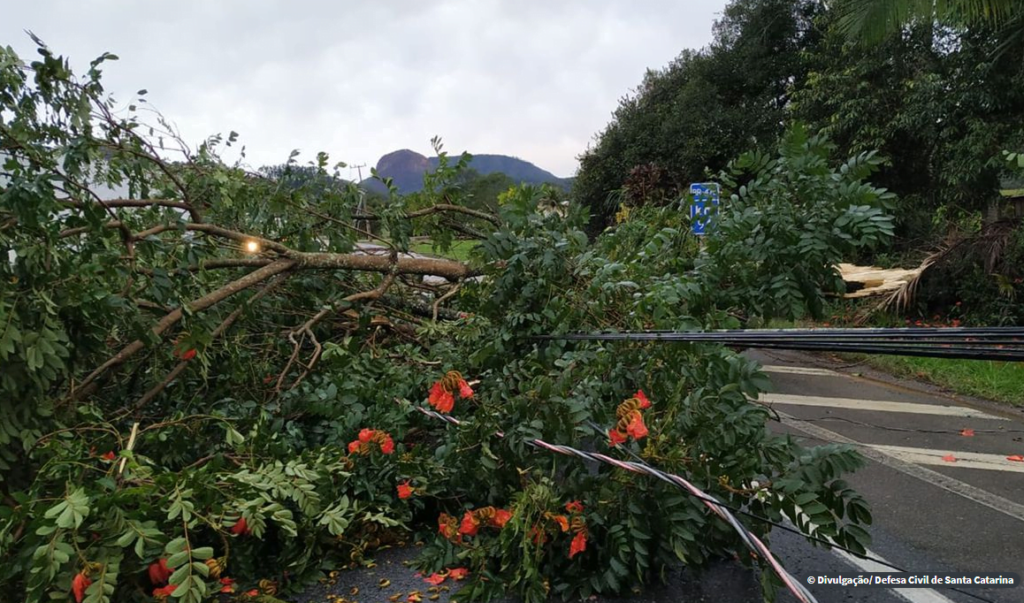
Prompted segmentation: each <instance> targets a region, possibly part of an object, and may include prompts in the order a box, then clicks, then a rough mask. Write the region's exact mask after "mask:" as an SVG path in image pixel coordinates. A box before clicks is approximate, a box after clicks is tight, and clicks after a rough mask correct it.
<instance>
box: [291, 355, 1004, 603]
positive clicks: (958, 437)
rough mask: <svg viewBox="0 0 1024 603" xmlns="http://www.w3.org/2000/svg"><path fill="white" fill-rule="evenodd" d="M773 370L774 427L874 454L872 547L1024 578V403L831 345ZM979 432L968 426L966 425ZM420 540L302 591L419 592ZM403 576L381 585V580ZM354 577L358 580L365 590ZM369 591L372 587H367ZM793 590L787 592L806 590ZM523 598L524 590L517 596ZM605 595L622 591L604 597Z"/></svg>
mask: <svg viewBox="0 0 1024 603" xmlns="http://www.w3.org/2000/svg"><path fill="white" fill-rule="evenodd" d="M749 355H750V357H752V358H755V359H757V360H758V361H760V362H761V363H762V364H763V365H765V369H766V371H767V372H768V374H769V375H770V376H771V378H772V381H773V384H774V391H773V392H771V393H769V394H767V395H766V396H764V399H763V400H762V402H763V403H765V404H769V405H770V406H771V407H772V408H773V409H774V410H776V411H778V412H779V413H780V417H781V418H782V421H781V423H772V429H775V430H778V431H781V432H786V433H791V434H793V435H794V436H795V437H798V438H800V439H801V440H802V441H804V443H805V444H806V445H808V446H814V445H820V444H825V443H829V442H837V441H838V442H843V443H847V444H852V445H855V446H856V447H857V448H858V449H860V450H861V451H862V452H863V453H864V454H865V456H867V457H868V459H869V462H868V466H867V467H865V468H864V469H862V470H861V471H859V472H857V473H855V474H853V475H852V476H849V477H848V480H847V481H848V482H850V484H851V485H852V486H853V487H854V488H855V489H857V490H858V491H859V492H861V493H862V494H863V495H864V496H865V497H866V498H867V500H868V501H869V502H870V504H871V506H872V513H873V516H874V523H873V525H872V526H871V529H870V532H871V535H872V539H873V541H872V544H871V546H870V549H869V553H870V555H871V556H873V557H875V558H878V559H882V560H885V561H888V562H889V563H891V564H894V565H897V566H899V567H901V568H904V569H906V570H908V571H913V572H921V573H936V572H962V573H964V574H966V575H974V574H975V573H977V572H993V573H1005V572H1014V573H1016V574H1018V576H1020V577H1024V463H1022V462H1014V461H1010V460H1007V458H1006V457H1008V456H1013V455H1024V410H1022V409H1012V408H1009V407H1006V406H1004V405H996V404H993V403H986V402H984V401H980V400H970V399H962V398H951V397H949V396H947V395H945V394H944V393H942V392H940V391H937V390H934V389H932V388H928V387H927V386H923V385H919V384H906V383H900V382H897V381H895V380H893V379H891V378H888V377H886V376H884V375H881V374H878V373H872V372H871V371H868V370H866V369H864V368H863V367H860V366H841V365H838V363H834V362H833V363H830V362H829V361H828V360H827V359H825V358H822V357H820V356H809V355H805V354H801V353H794V352H772V353H771V354H766V353H763V352H751V353H749ZM965 429H968V430H973V435H963V433H971V432H970V431H968V432H964V431H963V430H965ZM771 546H772V550H773V551H774V552H775V554H776V555H777V557H778V558H779V559H780V560H781V561H782V562H783V564H784V565H785V566H786V568H787V569H788V570H789V571H790V572H791V573H792V574H793V575H794V576H795V577H797V578H798V579H800V580H804V581H806V579H807V578H808V577H809V576H814V575H818V574H820V573H824V572H831V573H837V572H843V573H847V574H849V573H858V572H865V571H888V568H885V567H881V566H877V565H873V564H872V562H870V561H865V560H863V559H857V558H854V557H852V556H850V555H845V554H843V553H838V552H834V551H826V550H823V549H822V548H818V547H813V546H811V545H810V544H809V543H808V541H807V540H805V539H803V538H801V537H800V536H797V535H794V534H790V533H787V532H784V531H781V530H780V531H776V532H775V533H773V535H772V541H771ZM415 553H416V551H415V549H399V550H389V551H383V552H382V553H381V554H380V555H379V556H378V559H377V563H378V565H377V567H375V568H372V569H367V570H359V571H346V572H341V573H340V574H339V575H338V577H337V579H336V580H335V582H334V584H330V585H321V586H318V587H316V588H314V589H312V590H310V591H309V592H308V593H307V594H306V596H305V597H303V598H301V599H300V600H302V601H325V600H328V595H329V594H337V595H342V596H344V597H345V599H346V600H347V601H349V602H351V603H356V602H362V601H365V602H368V603H376V602H382V601H387V600H389V599H390V598H391V597H393V596H395V595H400V597H397V598H396V600H399V601H405V599H406V597H407V596H408V594H409V593H410V592H413V591H419V592H420V593H422V598H423V600H424V601H425V602H426V601H429V597H430V596H431V595H433V594H436V595H439V597H438V599H436V601H437V603H445V602H446V601H448V600H449V598H450V596H451V594H452V593H453V592H455V591H457V587H458V583H446V585H445V586H448V587H449V590H438V591H436V592H431V591H430V590H429V588H430V586H429V585H428V584H426V583H424V582H423V580H422V578H421V577H417V576H415V575H414V572H413V571H412V570H411V569H409V568H407V567H405V566H404V565H403V564H402V561H403V560H406V559H409V558H411V557H412V556H414V555H415ZM383 578H386V579H388V580H389V581H390V583H389V585H388V587H387V588H383V589H382V588H380V586H379V585H380V580H381V579H383ZM808 588H809V590H810V591H811V593H812V594H814V595H815V597H816V598H817V599H818V601H820V602H821V603H831V602H844V603H845V602H861V601H863V602H872V603H874V602H877V603H906V602H910V603H949V602H951V601H952V602H956V603H970V602H978V601H990V602H994V603H1017V602H1020V603H1024V587H1016V588H1012V589H1005V588H1004V589H996V588H979V587H964V588H963V590H965V591H967V592H968V593H970V594H971V595H974V596H973V597H972V596H969V595H968V594H963V593H958V592H954V591H951V590H949V589H935V590H931V589H898V590H897V589H885V588H871V589H866V588H863V587H856V588H854V587H846V588H843V587H831V586H830V587H822V586H818V585H815V586H809V587H808ZM353 589H358V591H354V590H353ZM353 592H358V593H359V594H358V595H353V594H352V593H353ZM794 600H795V599H794V598H793V597H791V596H789V595H788V594H786V593H783V594H782V595H781V596H780V597H779V601H794ZM508 601H510V602H511V601H513V599H508ZM595 601H596V602H597V603H601V602H609V603H611V602H616V601H621V599H610V598H597V599H595ZM628 601H632V602H636V603H648V602H649V603H669V602H671V603H675V602H679V601H687V602H689V601H694V602H716V603H757V602H760V601H762V597H761V595H760V588H759V586H758V580H757V576H755V575H753V574H752V572H750V571H749V570H746V569H744V568H742V567H740V566H739V565H738V564H732V563H723V564H721V565H719V566H717V567H714V568H712V569H711V570H710V571H708V572H706V573H705V574H703V575H700V576H697V575H694V574H692V573H690V572H689V571H687V570H682V569H680V570H678V571H676V572H674V573H672V574H671V575H670V576H669V580H668V584H666V585H664V586H657V587H654V588H651V589H649V590H647V591H645V592H643V593H638V594H636V595H635V596H633V597H632V598H629V599H628Z"/></svg>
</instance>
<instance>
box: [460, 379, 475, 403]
mask: <svg viewBox="0 0 1024 603" xmlns="http://www.w3.org/2000/svg"><path fill="white" fill-rule="evenodd" d="M459 397H460V398H465V399H467V400H468V399H469V398H472V397H473V388H472V387H470V386H469V383H466V380H465V379H459Z"/></svg>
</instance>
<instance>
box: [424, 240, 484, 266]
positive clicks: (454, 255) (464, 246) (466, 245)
mask: <svg viewBox="0 0 1024 603" xmlns="http://www.w3.org/2000/svg"><path fill="white" fill-rule="evenodd" d="M477 244H478V243H477V241H455V242H453V243H452V248H451V249H449V250H448V251H447V252H445V253H441V252H440V251H434V244H433V243H431V242H430V241H419V242H416V243H413V244H412V245H410V246H409V251H412V252H413V253H422V254H424V255H436V256H439V257H446V258H450V259H453V260H459V261H461V262H466V261H469V252H470V251H472V250H473V248H474V247H476V246H477Z"/></svg>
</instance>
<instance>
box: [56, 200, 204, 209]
mask: <svg viewBox="0 0 1024 603" xmlns="http://www.w3.org/2000/svg"><path fill="white" fill-rule="evenodd" d="M60 201H61V203H63V204H64V205H67V206H69V207H86V206H88V205H91V204H92V203H93V202H92V201H79V200H78V199H61V200H60ZM103 204H104V205H106V206H107V207H174V208H177V209H183V210H185V211H191V209H192V208H191V207H190V206H189V204H188V203H185V202H183V201H171V200H170V199H106V200H104V201H103Z"/></svg>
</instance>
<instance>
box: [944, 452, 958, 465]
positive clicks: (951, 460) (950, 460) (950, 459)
mask: <svg viewBox="0 0 1024 603" xmlns="http://www.w3.org/2000/svg"><path fill="white" fill-rule="evenodd" d="M942 460H944V461H946V462H947V463H955V462H956V457H955V456H953V455H952V454H947V455H946V456H944V457H942Z"/></svg>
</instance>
